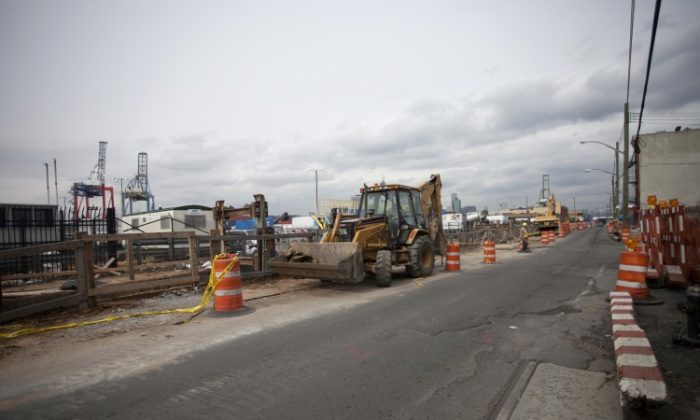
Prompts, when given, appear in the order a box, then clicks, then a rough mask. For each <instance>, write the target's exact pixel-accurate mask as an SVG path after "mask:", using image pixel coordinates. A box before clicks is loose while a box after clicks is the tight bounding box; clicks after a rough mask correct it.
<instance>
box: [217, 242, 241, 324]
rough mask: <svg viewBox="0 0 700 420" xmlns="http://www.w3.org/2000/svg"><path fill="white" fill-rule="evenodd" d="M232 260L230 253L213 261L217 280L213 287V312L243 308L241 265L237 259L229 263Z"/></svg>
mask: <svg viewBox="0 0 700 420" xmlns="http://www.w3.org/2000/svg"><path fill="white" fill-rule="evenodd" d="M232 262H233V255H230V254H226V256H225V257H223V258H218V259H217V260H216V261H214V273H215V275H216V278H217V279H218V280H219V283H218V284H217V285H216V289H214V311H215V312H231V311H236V310H238V309H242V308H243V281H242V280H241V266H240V264H239V263H238V259H236V261H235V262H234V263H233V264H232V265H231V263H232ZM229 266H230V267H229ZM227 268H228V271H227V270H226V269H227Z"/></svg>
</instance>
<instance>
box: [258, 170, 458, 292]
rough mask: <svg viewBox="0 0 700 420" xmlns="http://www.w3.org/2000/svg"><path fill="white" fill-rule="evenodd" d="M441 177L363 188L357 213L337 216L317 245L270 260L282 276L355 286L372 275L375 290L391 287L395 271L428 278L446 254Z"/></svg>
mask: <svg viewBox="0 0 700 420" xmlns="http://www.w3.org/2000/svg"><path fill="white" fill-rule="evenodd" d="M441 188H442V183H441V181H440V175H438V174H435V175H431V176H430V179H429V180H428V181H426V182H425V183H423V184H422V185H421V186H420V187H409V186H405V185H398V184H390V185H376V184H375V185H374V186H372V187H368V186H366V185H365V186H364V188H362V189H361V190H360V192H361V193H362V195H361V199H360V208H359V211H358V214H355V215H349V214H341V213H339V212H336V213H335V214H333V215H332V216H333V217H332V220H333V225H332V227H330V230H328V231H326V233H325V234H324V235H323V237H322V238H321V241H320V242H319V243H294V244H292V246H291V247H290V249H289V251H288V252H287V253H285V254H283V255H280V256H278V257H276V258H274V259H273V260H271V261H270V267H272V268H273V269H275V270H276V271H277V272H279V273H280V274H282V275H287V276H294V277H307V278H317V279H321V280H328V281H332V282H335V283H359V282H361V281H362V280H364V277H365V273H373V274H374V276H375V278H376V281H377V286H379V287H388V286H390V285H391V271H392V267H393V266H401V265H402V266H405V267H406V272H407V273H408V275H409V276H411V277H421V276H429V275H431V274H432V272H433V267H434V265H435V254H438V255H445V248H446V241H445V235H444V234H443V231H442V217H441V215H440V210H441V209H442V206H441V204H440V190H441Z"/></svg>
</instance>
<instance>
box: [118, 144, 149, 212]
mask: <svg viewBox="0 0 700 420" xmlns="http://www.w3.org/2000/svg"><path fill="white" fill-rule="evenodd" d="M137 165H138V167H137V170H136V176H135V177H133V178H132V179H131V180H130V181H129V183H128V184H127V185H126V190H125V191H123V192H122V194H123V196H124V197H126V198H127V200H128V203H124V201H123V200H122V214H131V213H133V212H134V201H145V202H146V211H153V210H155V207H156V204H155V197H154V196H153V193H151V186H150V185H149V183H148V153H145V152H141V153H139V156H138V163H137Z"/></svg>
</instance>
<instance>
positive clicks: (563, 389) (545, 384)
mask: <svg viewBox="0 0 700 420" xmlns="http://www.w3.org/2000/svg"><path fill="white" fill-rule="evenodd" d="M584 418H585V419H605V420H610V419H622V409H621V408H620V398H619V391H618V389H617V386H615V382H614V381H612V380H610V378H608V377H607V375H605V374H604V373H600V372H591V371H587V370H581V369H572V368H568V367H564V366H558V365H554V364H550V363H541V364H540V365H538V366H537V369H536V370H535V373H534V374H533V375H532V379H530V382H529V383H528V385H527V388H525V392H524V393H523V395H522V397H521V398H520V401H519V402H518V405H517V406H516V408H515V410H514V411H513V414H512V415H511V417H510V419H511V420H530V419H539V420H548V419H551V420H564V419H584Z"/></svg>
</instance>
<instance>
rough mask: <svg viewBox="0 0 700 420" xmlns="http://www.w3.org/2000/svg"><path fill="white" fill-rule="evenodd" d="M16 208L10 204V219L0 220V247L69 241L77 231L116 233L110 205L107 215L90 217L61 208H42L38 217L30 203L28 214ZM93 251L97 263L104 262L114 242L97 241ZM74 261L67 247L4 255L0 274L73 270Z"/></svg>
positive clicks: (0, 248) (112, 250) (107, 258)
mask: <svg viewBox="0 0 700 420" xmlns="http://www.w3.org/2000/svg"><path fill="white" fill-rule="evenodd" d="M17 209H18V208H17V207H15V208H13V210H14V211H15V213H14V216H15V217H14V218H13V219H11V220H3V221H2V223H1V224H0V250H7V249H16V248H23V247H27V246H35V245H47V244H55V243H61V242H66V241H72V240H74V239H75V238H76V234H77V233H79V232H81V233H83V234H87V235H99V234H107V233H115V228H116V217H115V213H114V210H113V209H108V211H107V213H106V216H107V217H106V218H102V217H101V214H96V215H95V217H94V218H91V219H72V218H71V217H70V216H69V215H70V213H68V212H66V211H65V210H64V209H42V210H43V212H42V213H41V217H38V213H37V212H36V211H35V212H34V213H33V214H32V212H31V211H30V209H31V208H30V207H29V206H27V216H28V217H17V215H18V214H21V213H20V212H18V211H17ZM47 210H49V211H47ZM109 210H111V211H109ZM32 216H33V217H32ZM94 255H95V259H96V262H97V263H105V262H106V261H108V260H109V259H110V258H111V257H113V256H116V248H115V244H107V243H104V244H98V245H97V246H96V247H95V250H94ZM74 261H75V256H74V254H73V250H70V249H64V250H60V251H47V252H44V253H42V254H39V255H33V256H31V257H17V258H6V259H2V260H0V275H7V274H14V273H30V272H35V273H46V272H59V271H64V270H72V269H75V265H74V264H75V263H74Z"/></svg>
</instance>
